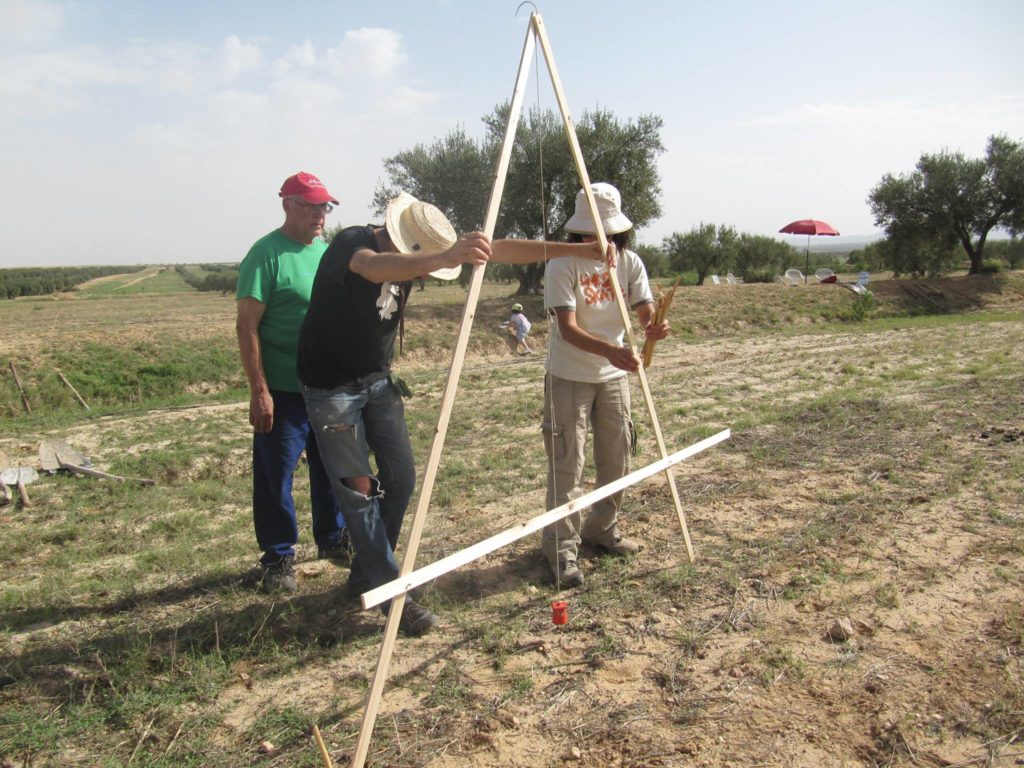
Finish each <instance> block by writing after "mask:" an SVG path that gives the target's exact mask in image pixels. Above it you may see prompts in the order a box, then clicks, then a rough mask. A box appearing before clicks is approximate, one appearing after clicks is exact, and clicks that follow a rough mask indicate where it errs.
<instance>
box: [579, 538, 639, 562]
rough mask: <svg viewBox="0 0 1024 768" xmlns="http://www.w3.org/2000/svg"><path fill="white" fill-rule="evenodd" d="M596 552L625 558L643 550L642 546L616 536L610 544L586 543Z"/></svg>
mask: <svg viewBox="0 0 1024 768" xmlns="http://www.w3.org/2000/svg"><path fill="white" fill-rule="evenodd" d="M588 543H589V544H590V545H591V546H592V547H593V548H594V549H596V550H597V551H598V552H603V553H606V554H609V555H619V556H621V557H625V556H627V555H635V554H636V553H637V552H639V551H640V550H642V549H643V548H644V545H643V544H641V543H639V542H637V541H633V540H632V539H627V538H626V537H625V536H616V537H615V540H614V541H613V542H612V543H611V544H598V543H596V542H593V541H591V542H588Z"/></svg>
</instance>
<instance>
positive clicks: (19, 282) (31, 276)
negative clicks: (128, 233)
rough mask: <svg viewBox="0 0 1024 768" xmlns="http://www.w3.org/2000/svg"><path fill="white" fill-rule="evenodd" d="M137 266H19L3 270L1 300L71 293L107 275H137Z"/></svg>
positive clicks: (0, 277) (0, 282)
mask: <svg viewBox="0 0 1024 768" xmlns="http://www.w3.org/2000/svg"><path fill="white" fill-rule="evenodd" d="M141 269H142V267H141V266H136V267H17V268H13V269H0V299H16V298H18V297H19V296H46V295H48V294H51V293H56V292H58V291H68V290H71V289H72V288H75V287H76V286H78V285H81V284H82V283H84V282H86V281H88V280H94V279H96V278H97V277H106V276H107V275H119V274H124V273H126V272H138V271H139V270H141Z"/></svg>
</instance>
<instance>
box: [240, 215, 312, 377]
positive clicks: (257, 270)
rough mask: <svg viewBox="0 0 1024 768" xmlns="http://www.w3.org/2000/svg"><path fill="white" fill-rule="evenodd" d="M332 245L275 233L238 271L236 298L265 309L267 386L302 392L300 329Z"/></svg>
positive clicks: (263, 335) (262, 240)
mask: <svg viewBox="0 0 1024 768" xmlns="http://www.w3.org/2000/svg"><path fill="white" fill-rule="evenodd" d="M325 250H327V243H325V242H324V241H323V240H320V239H317V240H314V241H313V242H312V243H311V244H310V245H303V244H302V243H299V242H296V241H295V240H292V239H291V238H289V237H286V236H285V235H283V234H282V233H281V231H280V230H277V229H275V230H274V231H273V232H271V233H270V234H269V235H267V236H266V237H262V238H260V239H259V240H257V241H256V244H255V245H253V247H252V248H250V249H249V253H248V254H246V257H245V258H244V259H242V263H241V265H240V266H239V267H238V289H237V290H236V291H235V298H236V299H250V298H251V299H256V300H257V301H260V302H262V303H263V304H265V305H266V309H265V310H264V311H263V319H262V320H261V321H260V328H259V334H260V352H261V356H262V358H263V373H264V375H265V376H266V377H267V386H269V387H270V388H271V389H277V390H281V391H283V392H299V391H300V390H299V378H298V374H296V372H295V359H296V354H297V350H298V345H299V329H300V328H301V327H302V320H303V318H305V317H306V309H307V308H308V307H309V294H310V292H311V291H312V290H313V278H314V277H315V276H316V270H317V267H319V266H320V257H321V256H323V254H324V251H325Z"/></svg>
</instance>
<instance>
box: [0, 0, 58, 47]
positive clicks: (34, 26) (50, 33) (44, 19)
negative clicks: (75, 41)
mask: <svg viewBox="0 0 1024 768" xmlns="http://www.w3.org/2000/svg"><path fill="white" fill-rule="evenodd" d="M63 26H64V8H63V7H62V6H61V5H59V4H57V3H52V2H47V1H46V0H3V1H2V2H0V40H7V41H9V42H13V43H38V42H40V41H43V40H49V39H50V38H52V37H54V36H55V35H56V34H57V32H59V31H60V29H61V28H62V27H63Z"/></svg>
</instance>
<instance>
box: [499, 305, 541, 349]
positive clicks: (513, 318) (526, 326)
mask: <svg viewBox="0 0 1024 768" xmlns="http://www.w3.org/2000/svg"><path fill="white" fill-rule="evenodd" d="M501 327H502V328H505V329H507V330H508V332H509V334H510V335H511V336H512V337H513V338H515V340H516V347H515V352H516V353H518V354H521V355H531V354H533V350H532V349H530V345H529V344H528V343H527V342H526V337H527V336H528V335H529V333H530V328H532V327H533V325H532V324H531V323H530V320H529V318H527V316H526V315H525V314H523V305H522V304H520V303H519V302H516V303H515V304H513V305H512V314H511V315H509V318H508V320H507V321H506V322H504V323H502V324H501ZM520 350H521V351H520Z"/></svg>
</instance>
